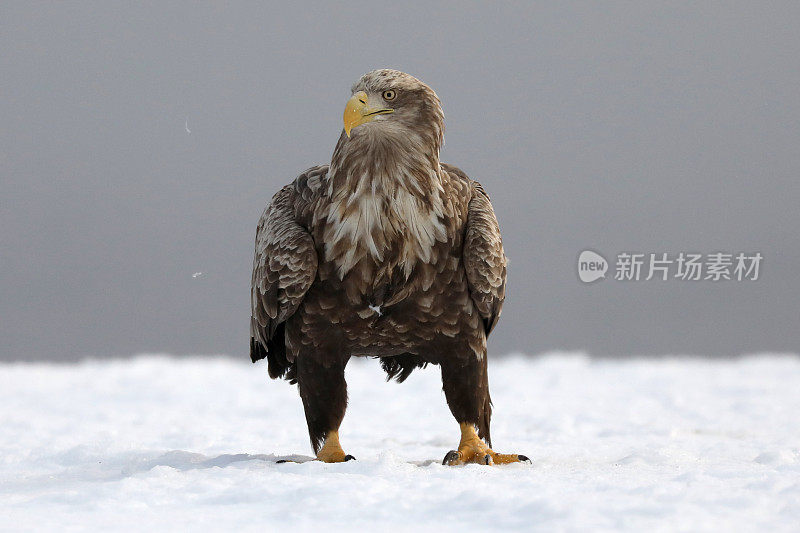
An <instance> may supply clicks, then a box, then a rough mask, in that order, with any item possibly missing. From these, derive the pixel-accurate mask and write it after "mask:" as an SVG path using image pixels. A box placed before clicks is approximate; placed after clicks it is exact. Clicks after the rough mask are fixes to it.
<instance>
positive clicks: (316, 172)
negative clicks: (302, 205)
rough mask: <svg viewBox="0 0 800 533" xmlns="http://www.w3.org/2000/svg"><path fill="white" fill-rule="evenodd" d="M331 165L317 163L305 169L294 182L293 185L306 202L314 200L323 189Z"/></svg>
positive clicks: (296, 192)
mask: <svg viewBox="0 0 800 533" xmlns="http://www.w3.org/2000/svg"><path fill="white" fill-rule="evenodd" d="M329 167H330V165H317V166H314V167H311V168H309V169H307V170H306V171H304V172H303V173H302V174H300V175H299V176H297V178H295V180H294V181H293V182H292V184H291V187H292V189H293V190H294V192H295V194H297V195H298V196H299V197H300V198H302V199H303V200H305V201H306V202H311V201H313V200H314V199H315V198H316V197H317V196H319V194H320V193H321V192H322V190H323V187H322V185H323V182H324V181H325V180H326V179H327V177H328V168H329Z"/></svg>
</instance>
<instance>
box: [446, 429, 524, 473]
mask: <svg viewBox="0 0 800 533" xmlns="http://www.w3.org/2000/svg"><path fill="white" fill-rule="evenodd" d="M459 426H460V427H461V442H459V443H458V451H455V450H453V451H451V452H449V453H448V454H447V455H445V457H444V461H442V464H444V465H450V466H455V465H463V464H467V463H478V464H485V465H503V464H508V463H520V462H529V461H530V460H529V459H528V458H527V457H525V456H524V455H517V454H515V453H511V454H504V453H495V452H494V451H493V450H492V449H491V448H489V446H487V445H486V443H485V442H483V441H482V440H481V438H480V437H478V433H477V432H476V431H475V426H473V425H472V424H467V423H461V424H459Z"/></svg>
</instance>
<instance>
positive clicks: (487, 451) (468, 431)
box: [440, 354, 529, 465]
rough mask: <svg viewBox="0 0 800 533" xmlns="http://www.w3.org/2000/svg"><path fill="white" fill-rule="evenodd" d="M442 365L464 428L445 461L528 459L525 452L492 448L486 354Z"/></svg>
mask: <svg viewBox="0 0 800 533" xmlns="http://www.w3.org/2000/svg"><path fill="white" fill-rule="evenodd" d="M440 365H441V367H442V385H443V389H444V395H445V398H446V399H447V405H448V406H449V407H450V412H451V413H453V416H454V417H455V419H456V421H457V422H458V424H459V427H460V428H461V441H460V442H459V444H458V450H451V451H449V452H448V453H447V455H445V458H444V461H442V464H445V465H461V464H465V463H482V464H487V465H488V464H504V463H517V462H520V461H529V459H528V458H527V457H525V456H524V455H517V454H499V453H495V452H494V451H492V449H491V448H490V446H491V445H492V439H491V436H490V432H489V424H490V422H491V418H492V400H491V397H490V396H489V376H488V372H487V364H486V355H485V354H484V355H483V357H481V358H480V359H478V358H476V357H474V356H470V357H469V358H464V359H462V358H445V359H444V360H442V361H441V362H440ZM476 429H477V432H476ZM481 439H483V440H481ZM484 441H485V442H484Z"/></svg>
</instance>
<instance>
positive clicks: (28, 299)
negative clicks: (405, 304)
mask: <svg viewBox="0 0 800 533" xmlns="http://www.w3.org/2000/svg"><path fill="white" fill-rule="evenodd" d="M290 4H291V5H290ZM798 25H800V4H797V3H796V2H785V3H770V4H769V7H767V4H763V3H755V2H741V3H736V2H724V3H714V4H711V3H700V4H699V5H697V4H695V3H686V4H681V3H673V2H670V3H664V4H655V3H647V2H641V3H640V2H626V3H608V2H603V3H595V4H588V3H576V4H566V3H561V2H558V3H555V2H544V3H541V4H534V5H530V4H529V3H517V4H497V5H496V4H491V5H489V4H486V5H484V4H479V3H475V4H466V3H460V2H459V3H443V4H439V3H433V5H430V3H429V2H423V3H418V4H409V3H407V2H395V3H376V2H364V3H359V2H352V1H351V2H346V3H343V4H341V5H338V6H336V5H328V4H321V5H313V6H312V5H305V6H302V5H297V4H295V3H286V2H281V3H274V4H270V5H260V4H250V5H248V6H247V7H245V6H243V5H242V6H239V5H228V6H223V5H221V4H214V3H206V4H194V3H185V4H175V3H172V4H169V5H168V6H166V7H165V6H164V5H163V4H162V3H151V4H148V5H128V4H121V3H106V2H97V3H93V4H64V3H58V4H51V5H40V4H35V5H34V4H32V3H28V2H15V3H12V2H4V3H3V4H2V5H0V50H2V53H0V180H2V207H0V253H1V254H2V256H1V257H2V258H1V260H0V290H2V293H0V316H1V318H0V338H1V339H2V345H0V359H39V358H52V359H70V358H75V357H80V356H85V355H89V356H102V355H129V354H132V353H137V352H142V351H168V352H173V353H181V354H182V353H228V354H232V355H235V356H238V357H243V358H246V357H247V341H248V329H247V328H248V316H249V308H248V306H249V292H248V291H249V281H250V280H249V278H250V268H251V261H252V246H253V236H254V232H255V224H256V222H257V220H258V217H259V215H260V213H261V210H262V209H263V207H264V205H265V204H266V203H267V201H268V200H269V198H270V197H271V196H272V194H273V193H274V192H275V191H276V190H277V189H278V188H279V187H280V186H281V185H283V184H285V183H287V182H289V181H290V180H291V179H293V178H294V177H295V176H296V175H297V174H298V173H299V172H300V171H302V170H303V169H305V168H307V167H309V166H311V165H313V164H317V163H322V162H327V161H328V160H329V158H330V154H331V152H332V150H333V147H334V144H335V142H336V139H337V137H338V135H339V132H340V131H341V127H342V124H341V114H342V109H343V106H344V104H345V102H346V100H347V99H348V97H349V88H350V86H351V84H352V83H353V82H354V81H355V80H356V79H357V78H358V77H359V76H360V75H361V74H362V73H364V72H366V71H368V70H371V69H373V68H380V67H392V68H398V69H401V70H404V71H406V72H409V73H411V74H413V75H415V76H417V77H419V78H420V79H422V80H423V81H425V82H427V83H428V84H429V85H431V86H432V87H433V88H434V89H435V90H436V91H437V93H438V94H439V96H440V97H441V99H442V101H443V105H444V110H445V114H446V124H447V132H446V145H445V148H444V150H443V152H442V159H443V160H444V161H446V162H450V163H453V164H456V165H458V166H460V167H461V168H463V169H464V170H465V171H466V172H467V173H468V174H469V175H470V176H472V177H474V178H476V179H478V180H480V181H481V182H482V183H483V184H484V186H485V188H486V189H487V191H488V192H489V193H490V195H491V197H492V199H493V202H494V205H495V209H496V211H497V213H498V217H499V219H500V223H501V228H502V230H503V234H504V239H505V243H506V251H507V254H508V255H509V257H510V260H511V264H510V279H509V297H508V299H507V301H506V306H505V308H504V311H503V316H502V319H501V321H500V324H499V326H498V329H497V330H496V333H495V334H494V337H493V339H492V341H491V343H490V350H491V351H492V352H493V353H496V354H497V353H505V352H509V351H512V350H519V351H525V352H527V353H538V352H541V351H544V350H550V349H586V350H589V351H590V352H592V353H596V354H606V355H615V354H619V355H627V354H662V353H692V354H713V355H726V354H738V353H743V352H752V351H758V350H791V351H799V350H800V328H798V316H800V313H799V312H800V305H798V300H799V299H800V281H798V277H797V276H798V272H797V269H798V268H799V267H800V236H798V231H797V228H798V223H799V222H800V214H799V213H798V207H797V206H798V200H800V185H798V178H799V177H800V149H799V148H798V147H800V33H799V32H798V31H797V27H798ZM187 124H188V127H189V129H190V130H191V134H189V133H187V131H186V129H185V126H186V125H187ZM585 248H591V249H593V250H596V251H598V252H601V253H603V254H604V255H606V257H607V258H611V257H612V256H613V255H615V254H616V253H617V252H620V251H641V252H678V251H699V252H706V253H710V252H716V251H720V250H721V251H731V252H738V251H745V252H753V251H760V252H761V253H762V254H763V255H764V257H765V259H764V264H763V265H762V272H761V279H760V280H759V281H757V282H725V283H716V284H715V283H712V282H708V281H706V282H697V283H688V282H678V281H670V282H655V281H651V282H639V283H622V282H617V281H614V280H611V279H607V280H604V281H599V282H596V283H594V284H592V285H583V284H581V283H580V282H579V281H578V278H577V275H576V264H575V263H576V259H577V256H578V253H579V252H580V251H581V250H583V249H585ZM196 272H202V273H203V274H202V275H200V276H197V277H193V276H192V275H193V274H194V273H196Z"/></svg>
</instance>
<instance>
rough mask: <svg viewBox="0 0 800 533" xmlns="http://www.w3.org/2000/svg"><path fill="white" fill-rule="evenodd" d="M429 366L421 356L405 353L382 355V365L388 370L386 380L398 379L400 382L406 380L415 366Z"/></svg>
mask: <svg viewBox="0 0 800 533" xmlns="http://www.w3.org/2000/svg"><path fill="white" fill-rule="evenodd" d="M426 366H428V363H426V362H425V361H424V360H423V359H422V358H421V357H420V356H418V355H414V354H410V353H404V354H400V355H395V356H393V357H381V367H382V368H383V370H384V371H385V372H386V374H387V376H386V381H389V380H391V379H396V380H397V382H398V383H402V382H404V381H405V380H406V378H407V377H408V376H410V375H411V372H413V371H414V369H415V368H425V367H426Z"/></svg>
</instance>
